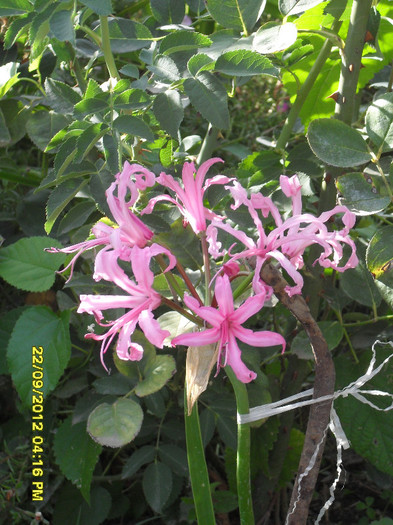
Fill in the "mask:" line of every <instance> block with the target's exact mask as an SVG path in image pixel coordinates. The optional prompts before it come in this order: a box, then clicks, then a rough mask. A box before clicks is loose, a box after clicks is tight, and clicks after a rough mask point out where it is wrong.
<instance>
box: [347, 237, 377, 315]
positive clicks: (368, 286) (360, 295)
mask: <svg viewBox="0 0 393 525" xmlns="http://www.w3.org/2000/svg"><path fill="white" fill-rule="evenodd" d="M364 252H365V250H364V248H363V247H362V246H361V245H358V246H357V255H358V257H359V264H358V265H357V267H356V268H351V269H350V270H346V271H345V272H344V273H343V275H342V277H341V289H342V290H343V291H344V292H345V293H346V294H347V295H348V297H350V298H351V299H353V300H354V301H356V302H358V303H359V304H363V305H364V306H369V307H372V308H377V307H378V306H379V305H380V304H381V300H382V298H381V295H380V293H379V291H378V288H377V287H376V286H375V282H374V279H373V278H372V276H371V274H370V272H369V271H368V269H367V266H366V263H365V262H364V258H365V253H364Z"/></svg>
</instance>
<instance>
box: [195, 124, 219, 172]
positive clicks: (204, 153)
mask: <svg viewBox="0 0 393 525" xmlns="http://www.w3.org/2000/svg"><path fill="white" fill-rule="evenodd" d="M218 131H219V130H218V128H215V127H213V126H212V125H211V124H209V127H208V128H207V132H206V135H205V138H204V140H203V143H202V146H201V151H200V152H199V155H198V158H197V164H198V166H200V165H201V164H202V163H203V162H205V160H207V159H210V157H211V156H212V153H213V151H214V150H215V149H216V147H217V144H218V139H217V135H218Z"/></svg>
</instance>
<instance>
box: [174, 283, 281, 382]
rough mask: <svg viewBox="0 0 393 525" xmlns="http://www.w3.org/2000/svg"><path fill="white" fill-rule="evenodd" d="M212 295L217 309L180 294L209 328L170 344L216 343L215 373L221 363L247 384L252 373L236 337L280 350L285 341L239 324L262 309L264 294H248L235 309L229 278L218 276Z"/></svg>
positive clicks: (245, 341)
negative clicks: (250, 295)
mask: <svg viewBox="0 0 393 525" xmlns="http://www.w3.org/2000/svg"><path fill="white" fill-rule="evenodd" d="M215 296H216V300H217V304H218V309H216V308H213V307H211V306H200V304H199V302H198V301H197V300H196V299H195V298H193V297H191V296H188V295H185V296H184V302H185V304H186V305H187V306H188V308H190V310H192V311H193V312H195V314H196V315H198V316H199V317H200V318H201V319H203V320H204V321H206V322H207V323H209V324H210V325H211V326H212V328H207V329H206V330H203V331H202V332H194V333H188V334H182V335H179V336H177V337H175V338H174V339H172V344H173V345H186V346H190V345H192V346H205V345H208V344H212V343H218V345H219V350H218V360H217V372H218V371H219V369H220V367H221V366H226V365H229V366H230V367H231V368H232V370H233V371H234V373H235V374H236V377H237V378H238V379H239V380H240V381H242V382H243V383H249V382H250V381H252V380H253V379H255V378H256V374H255V372H252V371H251V370H249V369H248V368H247V367H246V365H245V364H244V363H243V361H242V359H241V350H240V348H239V346H238V344H237V341H236V339H240V341H243V342H244V343H247V344H248V345H251V346H259V347H264V346H275V345H282V348H283V351H284V349H285V340H284V338H283V337H282V336H281V335H280V334H277V333H275V332H268V331H261V332H253V331H252V330H250V329H248V328H244V327H243V326H242V323H244V322H245V321H246V320H247V319H248V318H249V317H251V316H252V315H254V314H255V313H257V312H259V310H260V309H261V308H262V306H263V304H264V301H265V294H264V293H261V294H258V295H255V296H253V297H249V298H248V299H246V301H245V302H244V303H243V304H242V305H241V306H239V308H237V309H236V310H235V308H234V305H233V297H232V290H231V285H230V282H229V277H228V276H227V275H223V276H221V275H220V276H218V277H217V281H216V286H215Z"/></svg>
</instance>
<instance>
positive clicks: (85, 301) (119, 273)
mask: <svg viewBox="0 0 393 525" xmlns="http://www.w3.org/2000/svg"><path fill="white" fill-rule="evenodd" d="M161 253H163V254H165V255H167V256H168V257H169V265H168V267H167V269H166V270H165V271H167V270H169V269H171V268H173V266H174V265H175V264H176V260H175V258H174V257H173V255H171V254H170V252H168V250H166V249H165V248H163V247H162V246H159V245H158V244H153V245H152V246H150V247H145V248H139V247H138V246H137V245H135V246H134V247H133V248H132V249H131V251H130V262H131V267H132V271H133V274H134V276H135V281H136V282H134V281H131V280H130V279H129V277H128V276H127V275H126V274H125V272H124V271H123V270H122V269H121V268H120V266H119V265H118V263H117V252H116V250H112V251H109V250H107V249H104V250H101V251H100V252H99V253H98V254H97V257H96V264H95V273H94V278H95V280H96V281H99V280H100V279H105V280H107V281H111V282H113V283H114V284H116V285H117V286H118V287H119V288H121V289H122V290H124V292H126V295H81V297H80V299H81V303H80V306H79V308H78V313H83V312H87V313H89V314H93V315H94V317H95V319H96V321H97V323H98V324H99V325H100V326H103V327H109V330H108V331H107V332H105V333H104V334H100V335H98V334H94V333H88V334H86V335H85V337H86V338H91V339H95V340H97V341H102V345H101V361H102V364H103V365H104V367H105V364H104V361H103V357H104V354H105V352H106V351H107V350H108V348H109V346H110V344H111V343H112V341H113V339H114V338H115V337H116V335H118V340H117V345H116V352H117V355H118V356H119V358H120V359H124V360H127V359H130V360H131V361H139V360H140V359H141V358H142V355H143V348H142V347H141V345H139V344H137V343H133V342H132V340H131V336H132V334H133V333H134V330H135V328H136V326H137V324H138V325H139V327H140V328H141V329H142V331H143V332H144V334H145V336H146V338H147V339H148V340H149V341H150V342H151V343H152V344H153V345H155V346H158V347H159V348H162V346H163V341H164V339H165V338H166V337H168V336H169V335H170V334H169V332H168V331H167V330H162V329H161V327H160V325H159V323H158V321H157V320H156V319H154V316H153V313H152V311H153V310H154V309H155V308H157V307H158V306H159V305H160V303H161V298H160V295H159V294H158V293H157V292H156V291H155V290H154V289H153V288H152V285H153V280H154V274H153V272H152V271H151V270H150V262H151V259H152V257H154V256H155V255H158V254H161ZM113 308H125V309H127V310H128V311H127V312H126V313H125V314H124V315H122V316H121V317H119V318H118V319H115V320H113V321H108V322H106V323H105V322H103V317H104V316H103V313H102V312H103V311H104V310H110V309H113ZM105 368H106V367H105Z"/></svg>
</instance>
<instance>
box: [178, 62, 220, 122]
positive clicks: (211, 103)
mask: <svg viewBox="0 0 393 525" xmlns="http://www.w3.org/2000/svg"><path fill="white" fill-rule="evenodd" d="M184 90H185V92H186V94H187V96H188V97H189V99H190V101H191V104H192V105H193V106H194V108H195V109H196V110H197V111H199V112H200V113H201V115H202V116H203V117H204V118H205V119H206V120H207V121H208V122H210V123H211V124H212V125H213V126H215V127H216V128H219V129H228V128H229V126H230V118H229V111H228V100H227V92H226V90H225V88H224V86H223V85H222V83H221V82H220V81H219V80H218V78H216V77H215V76H214V75H213V74H212V73H209V72H208V71H201V72H200V73H198V75H197V76H196V78H187V79H186V80H185V81H184Z"/></svg>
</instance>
